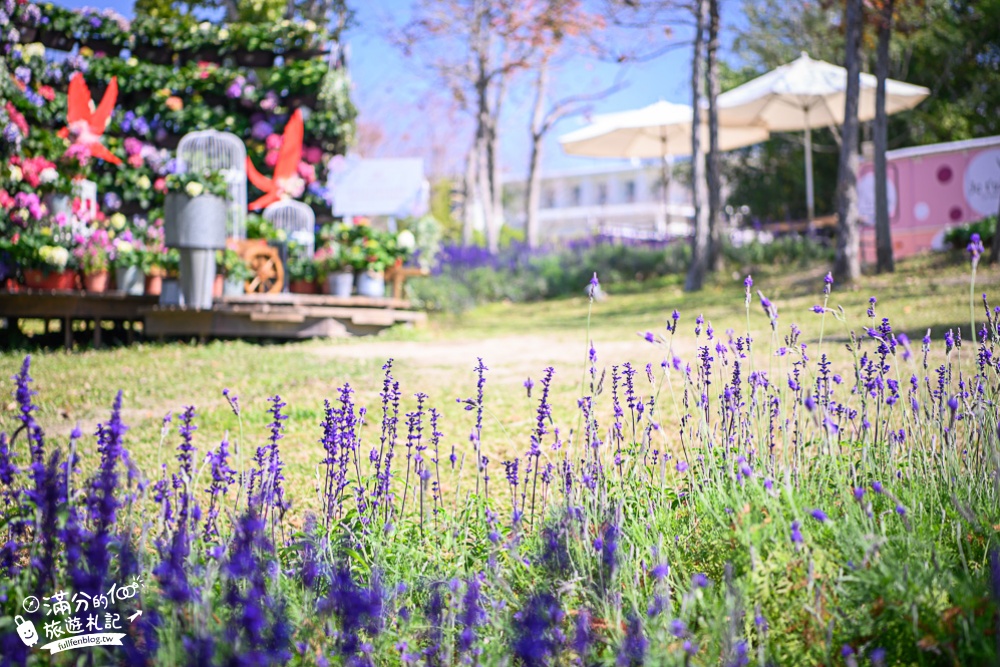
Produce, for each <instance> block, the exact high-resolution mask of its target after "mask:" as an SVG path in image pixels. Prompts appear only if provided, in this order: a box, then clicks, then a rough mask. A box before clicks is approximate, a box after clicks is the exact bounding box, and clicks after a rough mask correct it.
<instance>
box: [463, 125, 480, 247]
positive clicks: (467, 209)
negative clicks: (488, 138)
mask: <svg viewBox="0 0 1000 667" xmlns="http://www.w3.org/2000/svg"><path fill="white" fill-rule="evenodd" d="M478 173H479V140H478V138H477V139H476V140H474V141H473V142H472V146H470V147H469V154H468V156H466V159H465V183H464V184H463V186H464V187H463V189H464V192H465V203H464V204H463V205H462V245H464V246H470V245H472V240H473V231H474V230H475V228H476V206H477V205H478V196H477V195H476V190H477V189H478V188H477V183H476V176H477V175H478Z"/></svg>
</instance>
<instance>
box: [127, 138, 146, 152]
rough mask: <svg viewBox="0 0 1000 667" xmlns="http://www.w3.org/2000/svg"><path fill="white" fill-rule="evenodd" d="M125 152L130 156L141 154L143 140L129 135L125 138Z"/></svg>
mask: <svg viewBox="0 0 1000 667" xmlns="http://www.w3.org/2000/svg"><path fill="white" fill-rule="evenodd" d="M125 153H126V154H128V155H129V156H132V155H140V154H141V153H142V142H141V141H139V140H138V139H136V138H135V137H129V138H127V139H126V140H125Z"/></svg>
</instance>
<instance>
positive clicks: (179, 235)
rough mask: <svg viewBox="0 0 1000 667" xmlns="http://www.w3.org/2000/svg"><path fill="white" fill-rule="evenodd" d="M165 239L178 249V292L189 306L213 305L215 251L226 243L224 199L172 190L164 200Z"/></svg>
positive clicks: (208, 306)
mask: <svg viewBox="0 0 1000 667" xmlns="http://www.w3.org/2000/svg"><path fill="white" fill-rule="evenodd" d="M163 219H164V226H163V235H164V241H165V243H166V245H167V246H168V247H171V248H180V251H181V292H182V294H183V295H184V303H185V304H186V305H187V306H188V307H189V308H199V309H209V308H211V307H212V283H213V282H214V281H215V273H216V271H215V251H216V250H219V249H222V248H225V247H226V202H225V201H224V200H223V199H221V198H220V197H216V196H214V195H201V196H198V197H193V198H192V197H188V196H187V195H186V194H184V193H180V192H172V193H170V194H168V195H167V197H166V200H165V201H164V216H163Z"/></svg>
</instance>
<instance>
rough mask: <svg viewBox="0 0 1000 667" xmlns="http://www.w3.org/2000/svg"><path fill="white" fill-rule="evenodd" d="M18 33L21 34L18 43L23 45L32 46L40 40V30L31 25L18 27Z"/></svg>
mask: <svg viewBox="0 0 1000 667" xmlns="http://www.w3.org/2000/svg"><path fill="white" fill-rule="evenodd" d="M17 32H18V33H19V35H20V36H19V37H18V41H19V42H21V44H31V43H32V42H34V41H37V39H38V28H36V27H35V26H30V25H23V26H20V27H18V29H17Z"/></svg>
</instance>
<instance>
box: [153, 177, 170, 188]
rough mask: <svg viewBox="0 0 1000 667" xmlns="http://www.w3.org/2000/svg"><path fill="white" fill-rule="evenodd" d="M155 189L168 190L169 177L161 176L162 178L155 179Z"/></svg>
mask: <svg viewBox="0 0 1000 667" xmlns="http://www.w3.org/2000/svg"><path fill="white" fill-rule="evenodd" d="M153 189H154V190H156V191H157V192H166V191H167V179H165V178H163V177H162V176H161V177H160V178H158V179H156V180H155V181H153Z"/></svg>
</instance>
